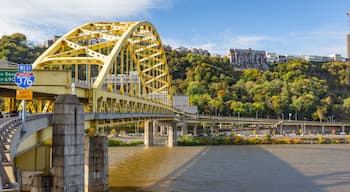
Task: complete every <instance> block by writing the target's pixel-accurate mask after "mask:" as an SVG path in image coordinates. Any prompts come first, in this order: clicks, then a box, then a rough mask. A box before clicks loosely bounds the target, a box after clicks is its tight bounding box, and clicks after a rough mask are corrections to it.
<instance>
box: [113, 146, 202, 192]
mask: <svg viewBox="0 0 350 192" xmlns="http://www.w3.org/2000/svg"><path fill="white" fill-rule="evenodd" d="M205 149H206V147H186V148H178V147H174V148H168V147H151V148H143V147H110V148H109V150H110V151H109V154H110V156H109V158H110V173H109V185H110V191H112V192H114V191H115V192H117V191H118V192H119V191H125V192H129V191H141V192H146V191H147V190H146V189H145V187H147V186H151V185H153V184H155V183H156V182H158V181H160V180H161V179H162V178H165V177H167V176H169V175H170V174H172V173H173V172H175V171H176V170H177V169H179V168H181V167H182V166H184V165H187V164H188V163H190V162H192V160H193V159H194V158H195V157H196V156H198V155H199V154H200V153H201V152H202V151H204V150H205Z"/></svg>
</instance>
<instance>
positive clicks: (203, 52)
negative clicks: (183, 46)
mask: <svg viewBox="0 0 350 192" xmlns="http://www.w3.org/2000/svg"><path fill="white" fill-rule="evenodd" d="M189 51H190V52H192V53H195V54H198V55H203V56H210V53H209V51H208V50H205V49H202V48H190V49H189Z"/></svg>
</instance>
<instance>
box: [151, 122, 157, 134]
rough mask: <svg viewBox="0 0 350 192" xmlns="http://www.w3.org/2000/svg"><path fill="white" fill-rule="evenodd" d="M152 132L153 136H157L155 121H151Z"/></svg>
mask: <svg viewBox="0 0 350 192" xmlns="http://www.w3.org/2000/svg"><path fill="white" fill-rule="evenodd" d="M152 123H153V124H152V134H153V137H155V136H158V126H157V124H158V123H157V121H153V122H152Z"/></svg>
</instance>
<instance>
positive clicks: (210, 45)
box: [162, 38, 218, 53]
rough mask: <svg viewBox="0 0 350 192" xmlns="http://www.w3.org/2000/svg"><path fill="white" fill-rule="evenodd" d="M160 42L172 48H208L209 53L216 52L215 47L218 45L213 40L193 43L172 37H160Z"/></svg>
mask: <svg viewBox="0 0 350 192" xmlns="http://www.w3.org/2000/svg"><path fill="white" fill-rule="evenodd" d="M162 42H163V44H165V45H170V46H171V47H173V48H178V47H187V48H201V49H205V50H208V51H209V52H211V53H216V51H215V50H216V49H217V47H218V45H217V44H216V43H215V42H206V43H201V42H197V43H193V42H184V41H182V40H179V39H174V38H162Z"/></svg>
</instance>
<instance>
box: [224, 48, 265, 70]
mask: <svg viewBox="0 0 350 192" xmlns="http://www.w3.org/2000/svg"><path fill="white" fill-rule="evenodd" d="M226 56H227V57H228V59H229V60H230V62H231V64H232V67H233V68H235V69H250V68H255V69H260V70H268V66H267V63H266V53H265V51H260V50H253V49H251V48H249V49H228V50H227V55H226Z"/></svg>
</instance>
